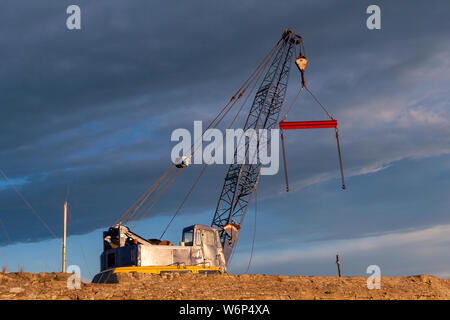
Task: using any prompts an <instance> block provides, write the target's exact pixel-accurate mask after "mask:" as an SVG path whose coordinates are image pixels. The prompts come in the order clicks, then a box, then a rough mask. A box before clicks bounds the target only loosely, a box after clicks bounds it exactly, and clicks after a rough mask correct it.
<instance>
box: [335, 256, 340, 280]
mask: <svg viewBox="0 0 450 320" xmlns="http://www.w3.org/2000/svg"><path fill="white" fill-rule="evenodd" d="M336 264H337V268H338V275H339V278H340V277H341V262H340V261H339V255H338V254H337V255H336Z"/></svg>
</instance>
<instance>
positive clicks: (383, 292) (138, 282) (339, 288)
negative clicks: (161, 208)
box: [0, 272, 450, 300]
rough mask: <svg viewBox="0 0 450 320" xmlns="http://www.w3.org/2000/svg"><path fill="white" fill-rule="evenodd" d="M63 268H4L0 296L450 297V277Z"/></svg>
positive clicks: (201, 297) (0, 276)
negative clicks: (89, 276) (96, 277)
mask: <svg viewBox="0 0 450 320" xmlns="http://www.w3.org/2000/svg"><path fill="white" fill-rule="evenodd" d="M68 277H69V275H68V274H63V273H39V274H34V273H25V272H21V273H0V299H3V300H6V299H45V300H49V299H50V300H59V299H73V300H85V299H87V300H93V299H106V300H111V299H157V300H160V299H277V300H278V299H447V300H448V299H450V279H438V278H436V277H433V276H429V275H419V276H409V277H383V278H382V279H381V289H379V290H377V289H373V290H369V289H367V286H366V280H367V278H363V277H343V278H336V277H318V276H314V277H304V276H269V275H230V274H225V275H192V274H191V275H189V274H171V275H162V276H160V275H147V274H119V275H118V276H117V277H113V278H111V279H110V281H111V282H112V283H110V284H92V283H81V287H80V289H72V290H71V289H68V287H67V280H68Z"/></svg>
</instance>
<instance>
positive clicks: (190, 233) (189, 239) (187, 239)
mask: <svg viewBox="0 0 450 320" xmlns="http://www.w3.org/2000/svg"><path fill="white" fill-rule="evenodd" d="M183 242H184V245H185V246H192V245H193V242H194V230H187V231H185V232H184V233H183Z"/></svg>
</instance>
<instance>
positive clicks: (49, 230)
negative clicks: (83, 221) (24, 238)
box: [0, 169, 58, 239]
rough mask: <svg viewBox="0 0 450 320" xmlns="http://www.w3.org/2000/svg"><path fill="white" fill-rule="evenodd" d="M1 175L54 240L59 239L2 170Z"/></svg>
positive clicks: (0, 170)
mask: <svg viewBox="0 0 450 320" xmlns="http://www.w3.org/2000/svg"><path fill="white" fill-rule="evenodd" d="M0 174H1V175H2V176H3V178H5V180H6V182H8V184H9V185H10V186H11V187H12V188H13V189H14V191H15V192H16V193H17V194H18V195H19V197H20V198H21V199H22V200H23V202H25V204H26V205H27V207H28V208H30V210H31V212H32V213H33V214H34V215H35V216H36V218H38V220H39V221H40V222H41V223H42V224H43V225H44V227H45V229H47V231H48V232H49V233H50V234H51V235H52V237H53V238H55V239H58V236H56V234H55V233H54V232H53V231H52V230H51V229H50V227H49V226H48V224H47V223H46V222H45V221H44V219H42V217H41V216H40V215H39V214H38V213H37V212H36V210H34V208H33V206H32V205H31V204H30V203H29V202H28V201H27V199H25V197H24V196H23V194H22V193H21V192H20V191H19V190H18V189H17V188H16V186H15V185H14V183H12V181H11V180H9V178H8V177H7V176H6V174H5V172H4V171H3V170H2V169H0Z"/></svg>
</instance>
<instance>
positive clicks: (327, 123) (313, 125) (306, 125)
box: [280, 119, 345, 192]
mask: <svg viewBox="0 0 450 320" xmlns="http://www.w3.org/2000/svg"><path fill="white" fill-rule="evenodd" d="M320 128H335V132H336V143H337V149H338V156H339V167H340V170H341V180H342V189H345V182H344V169H343V166H342V157H341V146H340V143H339V133H338V129H337V120H335V119H332V120H321V121H291V122H284V121H281V122H280V129H281V130H280V137H281V146H282V148H283V162H284V175H285V178H286V191H287V192H289V181H288V174H287V165H286V150H285V148H284V134H283V130H289V129H320Z"/></svg>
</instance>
